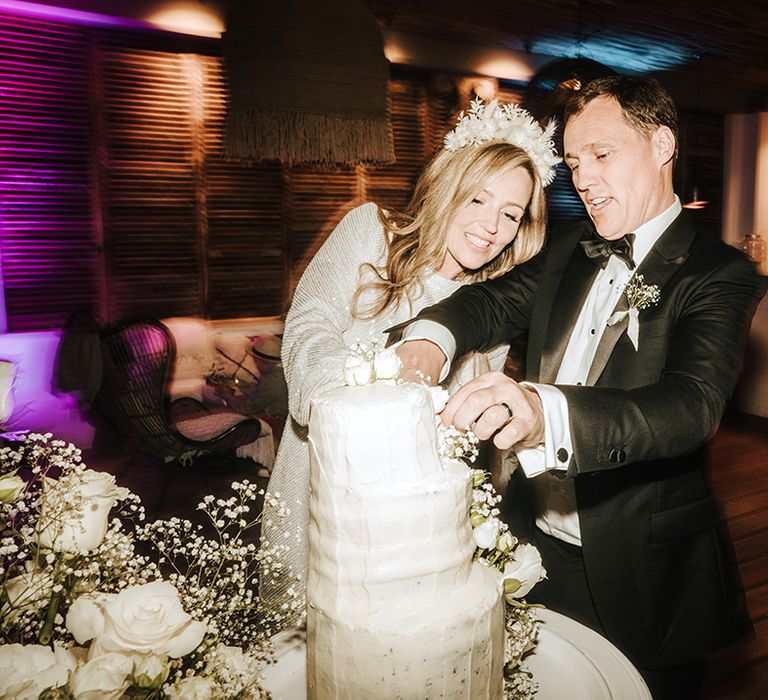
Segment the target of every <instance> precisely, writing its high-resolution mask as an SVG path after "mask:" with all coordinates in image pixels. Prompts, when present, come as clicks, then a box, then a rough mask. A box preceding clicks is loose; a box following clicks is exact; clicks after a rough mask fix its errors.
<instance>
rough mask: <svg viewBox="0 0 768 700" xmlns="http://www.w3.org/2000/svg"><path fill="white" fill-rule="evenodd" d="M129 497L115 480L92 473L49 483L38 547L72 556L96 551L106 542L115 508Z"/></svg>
mask: <svg viewBox="0 0 768 700" xmlns="http://www.w3.org/2000/svg"><path fill="white" fill-rule="evenodd" d="M128 493H129V492H128V490H127V489H124V488H120V487H118V486H117V485H116V484H115V477H114V476H112V475H111V474H107V473H105V472H96V471H93V470H92V469H86V470H85V471H83V472H82V473H80V474H76V475H73V476H72V477H70V478H67V479H62V480H59V481H56V480H54V479H45V485H44V489H43V497H42V506H41V510H40V521H39V522H38V533H37V538H38V544H39V545H40V547H42V548H43V549H51V550H54V551H57V552H67V553H70V554H85V553H87V552H90V551H93V550H94V549H96V547H98V546H99V545H100V544H101V543H102V541H103V540H104V535H105V534H106V532H107V524H108V519H109V511H110V510H111V509H112V506H114V505H115V503H116V502H117V501H118V500H121V499H123V498H126V497H127V495H128Z"/></svg>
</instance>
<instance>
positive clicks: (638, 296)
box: [608, 275, 661, 351]
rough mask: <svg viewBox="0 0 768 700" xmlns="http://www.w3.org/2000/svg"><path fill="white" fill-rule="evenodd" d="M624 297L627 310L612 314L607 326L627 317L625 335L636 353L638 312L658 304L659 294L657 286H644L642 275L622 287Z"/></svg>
mask: <svg viewBox="0 0 768 700" xmlns="http://www.w3.org/2000/svg"><path fill="white" fill-rule="evenodd" d="M624 296H625V297H626V298H627V305H628V307H629V308H628V309H626V310H625V311H617V312H616V313H615V314H613V315H612V316H611V317H610V318H609V319H608V325H609V326H613V325H614V324H616V323H618V322H619V321H621V320H622V319H623V318H624V317H625V316H629V324H628V326H627V335H628V336H629V339H630V340H631V341H632V345H633V346H634V347H635V351H637V349H638V347H639V342H640V341H639V334H640V320H639V319H640V312H641V311H642V310H643V309H647V308H648V307H649V306H653V305H654V304H658V303H659V299H661V292H660V290H659V287H658V285H656V284H645V278H644V277H643V275H633V277H632V279H630V280H629V282H627V284H626V286H625V287H624Z"/></svg>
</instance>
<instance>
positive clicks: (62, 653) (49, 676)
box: [0, 644, 77, 700]
mask: <svg viewBox="0 0 768 700" xmlns="http://www.w3.org/2000/svg"><path fill="white" fill-rule="evenodd" d="M76 663H77V662H76V660H75V657H74V656H73V655H72V654H71V653H70V652H68V651H66V650H65V649H62V648H61V647H56V648H55V649H51V648H50V647H44V646H40V645H37V644H26V645H22V644H3V645H0V700H37V697H38V695H40V693H42V692H43V691H44V690H45V689H46V688H57V687H59V686H63V685H65V684H66V683H67V679H68V678H69V672H70V670H71V669H73V668H74V667H75V664H76Z"/></svg>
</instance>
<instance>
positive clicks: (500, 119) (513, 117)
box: [445, 98, 561, 187]
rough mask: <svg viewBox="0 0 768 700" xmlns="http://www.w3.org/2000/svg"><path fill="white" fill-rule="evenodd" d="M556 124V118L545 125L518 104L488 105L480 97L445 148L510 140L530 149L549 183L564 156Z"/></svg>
mask: <svg viewBox="0 0 768 700" xmlns="http://www.w3.org/2000/svg"><path fill="white" fill-rule="evenodd" d="M555 128H556V124H555V122H554V120H552V121H550V122H549V124H547V126H546V128H544V129H542V128H541V127H540V126H539V125H538V123H537V122H536V120H535V119H534V118H533V117H532V116H531V114H530V113H528V112H526V111H525V110H524V109H523V108H522V107H518V106H517V105H514V104H505V105H499V104H498V101H497V100H494V101H493V102H491V103H489V104H487V105H486V104H485V103H484V102H483V101H482V100H481V99H480V98H477V99H475V100H472V104H471V106H470V108H469V112H468V113H467V114H464V112H462V113H461V114H460V115H459V118H458V121H457V123H456V127H455V128H454V129H453V131H450V132H449V133H448V134H446V136H445V148H446V149H447V150H449V151H457V150H459V149H460V148H464V147H465V146H471V145H474V144H480V143H486V142H488V141H506V142H507V143H511V144H513V145H515V146H518V147H520V148H522V149H523V150H524V151H525V152H526V153H528V155H529V156H530V158H531V160H532V161H533V163H534V165H535V166H536V169H537V170H538V172H539V177H540V178H541V182H542V185H543V186H544V187H546V186H547V185H549V184H550V183H551V182H552V181H553V180H554V179H555V174H556V172H555V167H556V166H557V164H558V163H559V162H560V160H561V158H560V157H559V156H558V155H557V150H556V149H555V144H554V141H553V140H552V137H553V136H554V134H555Z"/></svg>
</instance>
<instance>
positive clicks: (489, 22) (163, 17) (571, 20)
mask: <svg viewBox="0 0 768 700" xmlns="http://www.w3.org/2000/svg"><path fill="white" fill-rule="evenodd" d="M306 1H307V2H316V3H318V6H319V7H323V3H325V2H327V0H306ZM229 2H252V3H254V5H256V6H258V3H260V2H274V0H32V2H25V3H18V2H15V1H14V0H0V10H2V9H4V8H6V7H11V6H13V7H19V6H20V5H24V6H33V7H34V6H37V7H41V6H42V7H46V6H47V7H52V8H62V7H63V8H69V9H71V10H73V11H76V12H77V11H87V12H92V13H93V12H95V13H103V14H107V15H113V16H117V17H127V18H131V19H136V20H142V21H148V22H150V23H156V24H159V25H164V26H169V27H174V26H177V27H179V28H180V30H181V31H186V32H192V33H200V34H203V35H206V34H207V35H208V36H218V35H219V33H220V32H221V29H222V28H223V27H224V21H225V14H226V7H227V5H228V3H229ZM334 2H338V3H344V2H364V3H365V4H366V5H367V6H368V7H369V8H370V9H371V11H372V12H373V13H374V15H375V16H376V18H377V20H378V22H379V24H380V26H381V28H382V29H383V30H384V31H385V33H386V32H387V31H390V32H400V33H403V34H407V35H411V36H413V37H415V38H416V40H417V41H418V40H419V39H420V37H428V38H429V39H434V40H442V41H444V42H450V43H452V44H462V45H467V44H468V45H473V46H477V47H484V48H489V49H490V48H496V49H506V50H508V51H509V50H511V51H515V52H528V53H530V55H531V57H532V58H536V57H538V58H541V57H572V58H575V57H584V58H591V59H593V60H596V61H598V62H600V63H604V64H606V65H609V66H611V67H613V68H616V69H618V70H624V71H636V72H642V73H647V72H651V73H654V74H655V75H657V76H658V77H659V78H660V79H661V80H662V82H663V83H664V84H665V85H666V86H667V87H668V88H669V89H670V91H671V92H672V93H673V95H674V96H675V97H676V99H677V100H678V102H681V103H683V104H685V103H686V102H687V103H688V105H689V106H696V105H699V106H701V107H702V108H703V109H707V110H711V111H752V110H768V2H766V0H731V1H730V2H728V1H727V0H717V1H716V2H714V1H712V0H646V1H644V2H636V1H631V2H627V1H624V0H622V1H619V0H560V1H559V2H552V1H550V0H474V1H471V0H334ZM424 43H427V42H424ZM518 55H523V54H518ZM533 63H537V62H536V61H533ZM538 64H541V61H538Z"/></svg>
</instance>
